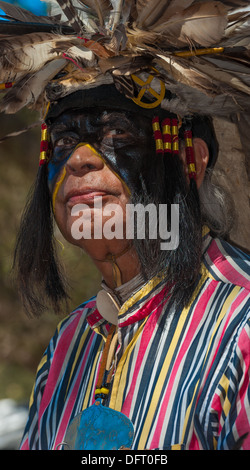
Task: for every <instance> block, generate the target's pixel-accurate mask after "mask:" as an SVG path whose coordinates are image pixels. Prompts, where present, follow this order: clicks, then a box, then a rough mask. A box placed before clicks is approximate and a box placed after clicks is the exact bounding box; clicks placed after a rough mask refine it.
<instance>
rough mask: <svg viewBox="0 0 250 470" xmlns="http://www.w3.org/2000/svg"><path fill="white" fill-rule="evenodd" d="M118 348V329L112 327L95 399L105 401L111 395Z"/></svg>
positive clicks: (104, 352) (114, 326) (104, 351)
mask: <svg viewBox="0 0 250 470" xmlns="http://www.w3.org/2000/svg"><path fill="white" fill-rule="evenodd" d="M116 346H117V328H116V325H111V327H110V330H109V333H108V336H107V339H106V343H105V347H104V350H103V354H102V361H101V365H100V370H99V375H98V380H97V384H96V389H95V399H96V400H97V399H99V398H101V399H102V400H105V399H106V398H107V397H108V395H109V390H110V384H111V380H112V376H113V371H114V366H115V363H114V360H113V359H114V355H115V350H116Z"/></svg>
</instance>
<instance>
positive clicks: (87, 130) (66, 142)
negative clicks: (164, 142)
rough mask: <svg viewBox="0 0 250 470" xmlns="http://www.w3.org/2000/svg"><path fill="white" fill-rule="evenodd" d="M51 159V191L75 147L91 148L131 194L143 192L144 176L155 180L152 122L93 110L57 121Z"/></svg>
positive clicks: (69, 114) (49, 170)
mask: <svg viewBox="0 0 250 470" xmlns="http://www.w3.org/2000/svg"><path fill="white" fill-rule="evenodd" d="M50 134H51V142H52V148H53V152H52V158H51V160H50V162H49V164H48V183H49V187H50V190H51V191H52V188H53V186H54V184H55V181H56V179H57V177H58V174H59V172H60V171H61V170H62V168H63V167H64V165H65V164H66V162H67V160H68V159H69V157H70V155H72V153H73V152H74V150H75V148H76V146H77V145H78V144H80V143H82V142H86V143H88V144H90V145H91V146H92V147H94V149H95V150H96V151H97V152H98V153H99V155H100V156H101V157H102V158H103V159H104V161H105V162H106V164H107V165H108V166H109V167H110V169H111V170H112V171H113V172H114V173H116V174H117V175H118V176H119V177H120V178H121V179H122V181H123V182H124V183H125V184H126V185H127V186H128V188H129V190H130V191H131V193H134V192H139V191H141V189H142V188H141V183H140V181H141V174H142V175H145V176H146V180H147V179H148V182H149V180H150V179H151V178H152V171H153V167H154V163H155V162H154V159H155V158H156V156H155V146H154V145H155V144H154V141H153V133H152V125H151V119H147V118H145V117H142V116H138V115H136V114H134V113H131V112H119V111H117V110H105V111H104V109H103V108H95V109H93V108H90V109H88V110H84V111H79V110H75V111H74V110H73V111H71V112H67V113H64V114H62V115H61V116H59V117H58V119H57V120H56V121H55V122H54V123H53V125H52V126H51V128H50Z"/></svg>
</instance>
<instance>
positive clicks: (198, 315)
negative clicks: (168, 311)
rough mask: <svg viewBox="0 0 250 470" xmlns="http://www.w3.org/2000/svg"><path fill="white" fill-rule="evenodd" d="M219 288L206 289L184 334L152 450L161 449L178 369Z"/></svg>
mask: <svg viewBox="0 0 250 470" xmlns="http://www.w3.org/2000/svg"><path fill="white" fill-rule="evenodd" d="M216 287H217V282H216V281H211V282H210V284H209V286H208V287H207V288H206V290H205V292H204V293H203V294H202V296H201V297H200V300H199V302H198V303H197V305H196V307H195V311H194V312H193V313H192V321H191V323H190V326H189V329H188V331H187V332H183V339H182V346H181V348H180V350H179V353H178V355H177V357H176V359H175V361H174V367H173V369H172V372H171V375H170V378H169V382H168V386H167V389H166V392H165V395H164V399H163V403H162V405H161V409H160V412H159V417H158V421H157V425H156V427H155V429H156V431H155V433H154V436H153V438H152V442H151V443H150V448H151V449H155V448H157V447H159V439H160V435H161V429H162V427H163V423H164V419H165V414H166V410H167V407H168V403H169V399H170V396H171V392H172V388H173V385H174V382H175V379H176V375H177V372H178V369H179V368H180V367H181V364H182V361H183V358H184V356H185V355H186V352H187V351H188V349H189V347H190V344H191V342H192V341H193V339H194V337H195V332H196V331H197V329H198V326H199V324H200V322H201V321H202V318H203V315H204V311H205V309H206V307H207V301H208V299H209V298H210V297H211V296H212V295H213V293H214V291H215V290H216Z"/></svg>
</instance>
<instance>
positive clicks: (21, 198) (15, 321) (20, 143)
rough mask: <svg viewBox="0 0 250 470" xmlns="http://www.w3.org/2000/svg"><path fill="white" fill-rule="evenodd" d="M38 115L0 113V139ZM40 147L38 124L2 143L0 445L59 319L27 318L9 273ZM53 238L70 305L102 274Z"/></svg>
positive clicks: (10, 436) (23, 414) (40, 6)
mask: <svg viewBox="0 0 250 470" xmlns="http://www.w3.org/2000/svg"><path fill="white" fill-rule="evenodd" d="M8 3H12V4H15V5H19V6H22V7H23V8H26V9H29V10H30V11H33V12H34V13H36V14H43V15H44V14H46V5H45V4H44V3H43V2H40V1H38V0H20V1H18V2H17V1H9V2H8ZM2 13H3V12H2V10H0V14H2ZM0 99H1V93H0ZM38 119H39V115H38V114H37V113H35V112H33V113H32V112H30V111H27V110H25V111H21V112H19V113H18V114H17V115H14V116H12V115H9V116H6V115H3V114H0V139H1V137H3V136H5V135H6V134H8V133H9V132H14V131H16V130H18V129H22V128H24V127H26V126H27V125H30V124H32V123H33V122H36V121H38ZM39 152H40V127H39V126H38V127H37V128H35V129H33V130H31V131H28V132H27V133H24V134H22V135H20V136H18V137H14V138H11V139H8V140H6V141H5V142H3V143H2V144H0V237H1V238H0V449H3V448H10V449H15V448H16V447H17V446H18V442H19V440H20V437H21V435H22V432H23V426H24V424H25V422H26V419H27V405H28V401H29V396H30V393H31V390H32V387H33V382H34V377H35V373H36V368H37V366H38V363H39V362H40V359H41V356H42V354H43V351H44V350H45V348H46V347H47V344H48V342H49V340H50V338H51V336H52V335H53V333H54V330H55V328H56V325H57V324H58V323H59V321H60V320H61V318H59V317H58V316H56V315H55V314H53V312H48V313H47V314H45V315H44V316H42V318H40V319H30V318H27V316H26V314H25V312H24V310H23V309H22V306H21V303H20V300H19V298H18V294H17V292H16V288H15V284H14V281H13V276H12V273H11V267H12V262H13V251H14V246H15V239H16V234H17V230H18V226H19V221H20V217H21V213H22V210H23V208H24V205H25V201H26V197H27V194H28V192H29V190H30V188H31V186H32V184H33V181H34V178H35V175H36V172H37V168H38V163H39ZM56 238H57V239H58V240H59V241H60V242H62V243H63V247H62V245H61V244H60V243H59V253H60V255H61V259H62V261H63V264H64V266H65V269H66V272H67V273H68V279H69V282H70V284H71V286H72V290H71V305H70V309H71V310H73V309H74V308H75V307H76V306H77V305H79V304H80V303H82V302H83V301H84V300H87V299H88V298H89V297H91V296H92V295H94V294H95V293H96V291H97V289H98V288H99V286H100V275H99V273H98V272H97V270H96V268H95V266H94V265H93V264H92V262H91V261H90V260H89V258H88V257H87V256H86V255H85V254H84V253H82V251H80V250H79V249H77V248H76V247H73V246H71V245H69V244H68V243H67V242H66V241H65V240H64V239H63V238H62V237H61V235H60V233H59V232H58V233H56ZM68 313H69V312H65V316H66V315H67V314H68Z"/></svg>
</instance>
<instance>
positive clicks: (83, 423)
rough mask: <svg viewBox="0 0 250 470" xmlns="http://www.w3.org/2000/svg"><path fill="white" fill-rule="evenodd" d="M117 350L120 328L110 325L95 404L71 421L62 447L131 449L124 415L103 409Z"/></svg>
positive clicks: (130, 431) (129, 428) (129, 427)
mask: <svg viewBox="0 0 250 470" xmlns="http://www.w3.org/2000/svg"><path fill="white" fill-rule="evenodd" d="M116 346H117V328H116V326H115V325H111V327H110V331H109V334H108V336H107V339H106V344H105V347H104V350H103V354H102V361H101V365H100V371H99V375H98V380H97V385H96V390H95V403H94V404H93V405H92V406H90V407H89V408H87V409H86V410H84V411H82V412H81V413H79V414H78V415H77V416H76V417H75V418H73V420H72V421H71V423H70V425H69V427H68V429H67V432H66V434H65V442H63V443H61V444H60V445H61V446H63V448H64V449H66V448H67V447H68V448H69V449H70V450H119V449H121V448H123V447H125V448H130V447H131V445H132V442H133V437H134V428H133V424H132V423H131V421H130V419H129V418H127V416H125V415H124V414H123V413H121V412H119V411H116V410H112V409H111V408H108V407H106V406H104V405H103V402H104V401H105V399H107V397H108V395H109V391H110V384H111V380H112V375H113V372H114V355H115V350H116Z"/></svg>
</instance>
